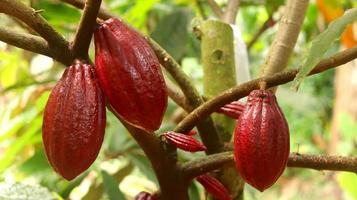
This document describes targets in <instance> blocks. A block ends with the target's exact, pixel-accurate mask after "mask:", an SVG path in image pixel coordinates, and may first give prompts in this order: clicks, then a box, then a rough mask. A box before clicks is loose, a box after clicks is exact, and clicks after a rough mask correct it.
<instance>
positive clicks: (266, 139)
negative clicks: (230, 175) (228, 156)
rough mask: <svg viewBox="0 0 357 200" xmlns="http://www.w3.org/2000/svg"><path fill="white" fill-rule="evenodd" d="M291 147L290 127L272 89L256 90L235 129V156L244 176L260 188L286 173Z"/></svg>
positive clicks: (238, 167) (266, 186)
mask: <svg viewBox="0 0 357 200" xmlns="http://www.w3.org/2000/svg"><path fill="white" fill-rule="evenodd" d="M289 150H290V140H289V127H288V123H287V121H286V119H285V117H284V114H283V113H282V111H281V110H280V108H279V105H278V103H277V101H276V98H275V95H274V94H273V93H271V92H270V91H265V90H254V91H252V92H251V93H250V94H249V96H248V102H247V105H246V106H245V108H244V110H243V113H242V114H241V115H240V117H239V119H238V121H237V124H236V127H235V130H234V160H235V163H236V167H237V169H238V171H239V173H240V175H241V176H242V178H243V179H244V180H245V181H246V182H247V183H249V184H250V185H252V186H253V187H255V188H257V189H258V190H260V191H263V190H265V189H267V188H268V187H270V186H272V185H273V184H274V183H275V182H276V180H277V179H278V178H279V177H280V175H281V174H282V173H283V171H284V169H285V167H286V164H287V161H288V157H289Z"/></svg>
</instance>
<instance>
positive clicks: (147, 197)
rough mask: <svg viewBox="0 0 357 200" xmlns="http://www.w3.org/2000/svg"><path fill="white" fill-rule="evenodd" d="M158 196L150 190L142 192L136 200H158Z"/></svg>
mask: <svg viewBox="0 0 357 200" xmlns="http://www.w3.org/2000/svg"><path fill="white" fill-rule="evenodd" d="M157 199H158V198H157V197H156V196H155V195H152V194H150V193H148V192H144V191H142V192H140V193H139V194H137V195H136V196H135V198H134V200H157Z"/></svg>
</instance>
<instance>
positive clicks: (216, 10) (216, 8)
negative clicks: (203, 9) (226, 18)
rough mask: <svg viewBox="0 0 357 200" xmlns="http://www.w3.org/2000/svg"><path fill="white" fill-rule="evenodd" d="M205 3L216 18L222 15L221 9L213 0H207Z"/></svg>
mask: <svg viewBox="0 0 357 200" xmlns="http://www.w3.org/2000/svg"><path fill="white" fill-rule="evenodd" d="M207 3H208V5H209V6H210V7H211V9H212V11H213V12H214V14H215V15H216V16H217V17H218V18H221V17H222V16H223V11H222V9H221V8H220V7H219V5H218V4H217V2H216V1H215V0H207Z"/></svg>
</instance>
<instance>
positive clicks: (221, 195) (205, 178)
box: [196, 174, 232, 200]
mask: <svg viewBox="0 0 357 200" xmlns="http://www.w3.org/2000/svg"><path fill="white" fill-rule="evenodd" d="M196 180H197V181H198V182H199V183H201V185H202V186H203V187H204V188H205V190H206V191H207V192H208V193H210V194H211V195H212V196H213V197H215V198H217V199H218V200H232V198H231V197H230V195H229V192H228V190H227V189H226V188H225V187H224V185H223V184H222V183H221V182H219V180H217V179H216V178H214V177H212V176H210V175H208V174H203V175H200V176H197V177H196Z"/></svg>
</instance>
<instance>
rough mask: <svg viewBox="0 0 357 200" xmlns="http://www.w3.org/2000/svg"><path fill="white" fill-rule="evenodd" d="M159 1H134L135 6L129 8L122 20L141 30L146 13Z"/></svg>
mask: <svg viewBox="0 0 357 200" xmlns="http://www.w3.org/2000/svg"><path fill="white" fill-rule="evenodd" d="M157 2H159V0H145V1H135V6H133V7H131V9H130V10H129V11H127V12H126V13H125V15H124V19H126V20H127V22H128V23H129V24H130V25H132V26H134V27H135V28H139V29H142V28H143V27H144V25H145V21H146V17H147V13H148V12H149V11H150V10H151V9H152V7H153V6H154V5H155V4H156V3H157Z"/></svg>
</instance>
